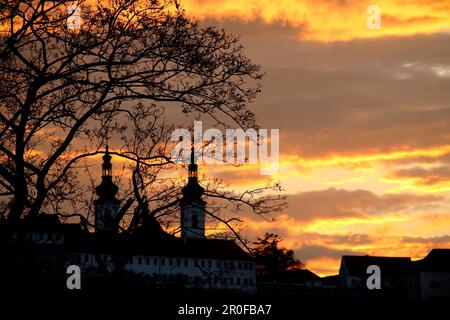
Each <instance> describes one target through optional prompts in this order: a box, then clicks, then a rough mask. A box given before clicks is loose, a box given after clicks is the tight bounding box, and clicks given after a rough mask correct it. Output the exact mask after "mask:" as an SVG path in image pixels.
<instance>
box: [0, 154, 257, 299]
mask: <svg viewBox="0 0 450 320" xmlns="http://www.w3.org/2000/svg"><path fill="white" fill-rule="evenodd" d="M102 169H103V170H102V182H101V184H100V185H99V186H98V187H97V188H96V192H97V194H98V199H97V200H95V202H94V205H95V232H87V231H83V230H82V228H81V226H80V225H79V224H62V223H61V222H60V221H59V219H58V218H57V216H56V215H46V214H42V215H40V216H38V217H36V218H34V219H25V220H21V221H19V223H17V224H15V225H13V226H12V225H0V235H4V234H9V235H11V236H12V245H14V242H15V240H14V239H16V240H17V241H19V240H20V241H21V242H22V243H24V244H26V246H27V247H29V248H30V252H32V253H31V259H32V260H33V261H39V263H40V264H41V265H42V264H45V263H46V262H48V263H47V264H48V265H47V266H46V270H47V272H48V274H49V275H50V276H53V275H55V276H56V277H65V271H66V267H67V266H68V265H70V264H76V265H79V266H80V267H81V270H82V271H83V277H84V278H85V279H90V280H92V279H93V280H95V279H96V278H97V277H99V276H100V275H101V270H103V271H110V272H112V271H114V270H115V269H117V268H121V269H122V270H123V271H124V272H126V273H132V274H134V275H135V276H137V277H141V278H142V281H143V282H146V283H150V285H151V286H154V287H164V288H167V287H183V288H199V289H225V290H238V291H242V292H247V293H253V292H255V291H256V267H255V262H254V260H253V259H252V257H251V256H250V255H249V254H248V253H247V252H245V251H244V250H243V249H242V248H241V247H239V246H238V245H237V244H236V243H235V241H234V240H222V239H208V238H206V237H205V205H206V202H205V201H204V200H203V199H202V196H203V193H204V189H203V188H202V187H201V186H200V184H199V183H198V177H197V165H196V164H195V163H194V161H193V160H192V161H191V164H190V165H189V178H188V183H187V185H186V186H185V187H184V188H183V190H182V193H183V197H182V199H181V202H180V207H181V221H180V224H181V237H180V238H178V237H175V236H173V235H170V234H168V233H166V232H165V231H164V230H163V229H162V228H161V226H160V225H159V223H158V221H157V220H156V219H155V218H154V217H151V216H147V217H146V218H145V219H144V221H143V223H142V225H141V226H140V227H139V228H138V230H137V231H136V232H134V233H133V234H129V235H126V236H122V235H121V234H120V233H118V226H119V222H120V220H121V218H122V216H121V213H120V210H119V200H117V198H116V194H117V191H118V187H117V186H116V185H115V184H114V183H113V181H112V165H111V155H110V153H109V151H108V149H106V153H105V155H104V156H103V165H102ZM0 238H1V237H0ZM3 240H5V239H4V238H1V241H3ZM5 241H6V240H5Z"/></svg>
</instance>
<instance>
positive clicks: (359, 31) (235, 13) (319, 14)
mask: <svg viewBox="0 0 450 320" xmlns="http://www.w3.org/2000/svg"><path fill="white" fill-rule="evenodd" d="M372 4H373V1H360V0H350V1H316V0H307V1H296V0H281V1H271V0H249V1H238V0H220V1H219V0H186V1H184V2H183V6H184V8H185V9H186V11H187V13H188V14H189V15H192V16H194V17H197V18H201V19H206V18H213V19H218V20H220V19H239V20H241V21H247V22H250V21H255V20H261V21H263V22H265V23H268V24H272V23H277V24H282V25H292V26H294V27H296V28H297V29H298V32H299V35H300V36H301V37H302V38H303V39H307V40H318V41H336V40H350V39H354V38H373V37H379V36H404V35H412V34H417V33H433V32H439V31H443V30H448V29H449V27H450V3H449V2H448V1H446V0H435V1H425V0H423V1H409V2H405V1H401V0H384V1H383V0H380V1H377V2H376V5H377V6H379V7H380V9H381V14H382V16H381V18H382V19H381V29H380V30H369V29H368V28H367V26H366V21H367V18H368V14H367V8H368V7H369V6H370V5H372Z"/></svg>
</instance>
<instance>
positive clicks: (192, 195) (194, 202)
mask: <svg viewBox="0 0 450 320" xmlns="http://www.w3.org/2000/svg"><path fill="white" fill-rule="evenodd" d="M197 174H198V172H197V164H196V163H195V155H194V147H192V149H191V163H190V165H189V177H188V183H187V184H186V186H185V187H184V188H183V190H182V193H183V198H182V199H181V237H182V238H204V237H205V205H206V202H205V201H203V200H202V195H203V193H204V192H205V189H203V188H202V187H201V186H200V184H199V183H198V176H197Z"/></svg>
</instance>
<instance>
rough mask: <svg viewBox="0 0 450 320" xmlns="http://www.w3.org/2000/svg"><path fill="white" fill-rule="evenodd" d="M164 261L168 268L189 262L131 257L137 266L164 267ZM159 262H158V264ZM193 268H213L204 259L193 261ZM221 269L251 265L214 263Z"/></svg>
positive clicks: (243, 268) (186, 265)
mask: <svg viewBox="0 0 450 320" xmlns="http://www.w3.org/2000/svg"><path fill="white" fill-rule="evenodd" d="M166 260H167V265H169V266H174V265H175V266H177V267H189V260H188V259H180V258H167V259H166V258H160V259H159V258H157V257H153V258H150V257H143V256H137V257H133V260H132V263H133V264H137V265H147V266H149V265H154V266H157V265H158V263H160V265H161V266H165V265H166ZM158 261H160V262H158ZM194 266H197V267H198V266H200V267H202V268H206V267H207V268H209V269H210V268H212V266H213V261H211V260H204V259H200V260H194ZM221 267H223V268H228V269H235V268H237V269H239V270H252V269H253V264H252V263H251V262H241V261H239V262H237V263H236V262H233V261H216V268H218V269H220V268H221Z"/></svg>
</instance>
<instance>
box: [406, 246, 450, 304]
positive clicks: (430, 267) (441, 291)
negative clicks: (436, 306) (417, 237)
mask: <svg viewBox="0 0 450 320" xmlns="http://www.w3.org/2000/svg"><path fill="white" fill-rule="evenodd" d="M413 267H414V272H413V273H412V274H410V275H408V276H405V277H404V279H405V282H406V288H407V295H408V297H409V298H413V299H415V300H430V299H450V249H433V250H431V251H430V253H428V255H427V256H426V257H425V258H423V259H422V260H418V261H414V262H413Z"/></svg>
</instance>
